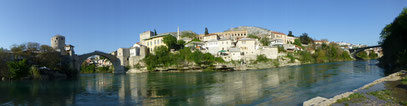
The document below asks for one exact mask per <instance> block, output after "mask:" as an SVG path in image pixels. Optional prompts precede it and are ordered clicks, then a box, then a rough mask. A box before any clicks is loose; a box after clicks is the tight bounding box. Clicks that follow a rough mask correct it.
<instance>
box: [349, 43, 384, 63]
mask: <svg viewBox="0 0 407 106" xmlns="http://www.w3.org/2000/svg"><path fill="white" fill-rule="evenodd" d="M376 47H381V46H380V45H376V46H368V47H362V48H355V49H349V52H350V55H351V56H352V57H353V58H355V59H358V60H360V59H362V58H359V57H358V56H356V54H357V53H359V52H361V51H364V50H366V49H370V48H376Z"/></svg>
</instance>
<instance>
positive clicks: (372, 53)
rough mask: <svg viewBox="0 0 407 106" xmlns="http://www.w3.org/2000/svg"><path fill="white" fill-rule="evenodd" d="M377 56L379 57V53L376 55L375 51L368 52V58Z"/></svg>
mask: <svg viewBox="0 0 407 106" xmlns="http://www.w3.org/2000/svg"><path fill="white" fill-rule="evenodd" d="M377 57H379V55H378V54H377V53H375V52H374V51H371V52H370V53H369V58H371V59H375V58H377Z"/></svg>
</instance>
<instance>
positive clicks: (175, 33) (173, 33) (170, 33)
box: [157, 30, 195, 37]
mask: <svg viewBox="0 0 407 106" xmlns="http://www.w3.org/2000/svg"><path fill="white" fill-rule="evenodd" d="M182 32H189V33H195V32H193V31H189V30H188V31H180V36H182ZM177 34H178V32H167V33H160V34H157V36H161V35H172V36H175V37H177Z"/></svg>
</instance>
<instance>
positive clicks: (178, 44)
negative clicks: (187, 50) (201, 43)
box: [177, 40, 185, 49]
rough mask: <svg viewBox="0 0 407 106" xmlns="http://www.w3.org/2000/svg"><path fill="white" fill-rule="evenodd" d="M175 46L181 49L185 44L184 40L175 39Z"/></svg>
mask: <svg viewBox="0 0 407 106" xmlns="http://www.w3.org/2000/svg"><path fill="white" fill-rule="evenodd" d="M177 46H178V47H177V48H178V49H182V48H184V46H185V41H184V40H178V41H177Z"/></svg>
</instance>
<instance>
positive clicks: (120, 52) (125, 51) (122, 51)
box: [116, 48, 130, 66]
mask: <svg viewBox="0 0 407 106" xmlns="http://www.w3.org/2000/svg"><path fill="white" fill-rule="evenodd" d="M129 50H130V49H129V48H119V49H117V51H116V52H117V55H116V57H117V58H118V59H119V60H120V65H122V66H128V65H129V57H130V51H129Z"/></svg>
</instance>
